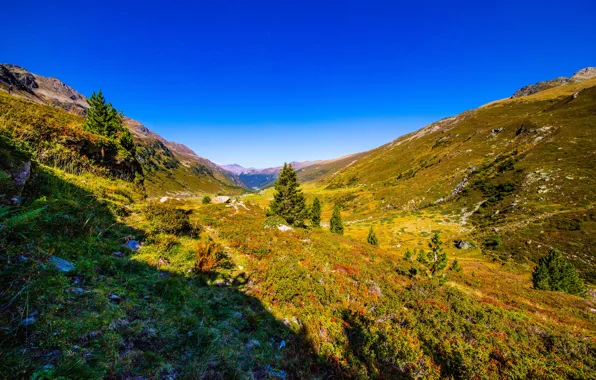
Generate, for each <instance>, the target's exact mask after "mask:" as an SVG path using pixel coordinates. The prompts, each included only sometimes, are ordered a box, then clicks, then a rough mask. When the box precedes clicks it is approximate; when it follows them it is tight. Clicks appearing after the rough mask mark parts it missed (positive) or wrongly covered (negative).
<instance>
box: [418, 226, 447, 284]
mask: <svg viewBox="0 0 596 380" xmlns="http://www.w3.org/2000/svg"><path fill="white" fill-rule="evenodd" d="M428 246H429V248H430V251H429V252H426V255H425V254H424V251H422V250H421V251H420V252H419V253H418V259H417V261H418V262H419V263H420V264H423V265H424V266H426V268H427V270H428V275H429V276H430V277H434V276H435V275H437V274H438V273H440V272H442V271H443V270H444V269H445V268H446V267H447V264H448V259H447V253H446V252H445V251H444V250H443V241H442V240H441V236H440V235H439V233H438V232H435V234H434V235H433V237H432V238H431V240H430V243H428Z"/></svg>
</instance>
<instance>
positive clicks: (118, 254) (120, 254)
mask: <svg viewBox="0 0 596 380" xmlns="http://www.w3.org/2000/svg"><path fill="white" fill-rule="evenodd" d="M113 255H114V256H116V257H122V252H120V251H116V252H114V253H113Z"/></svg>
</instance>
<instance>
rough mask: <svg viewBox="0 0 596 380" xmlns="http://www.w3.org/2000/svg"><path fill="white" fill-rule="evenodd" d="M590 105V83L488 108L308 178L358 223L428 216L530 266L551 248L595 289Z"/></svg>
mask: <svg viewBox="0 0 596 380" xmlns="http://www.w3.org/2000/svg"><path fill="white" fill-rule="evenodd" d="M595 104H596V80H593V79H592V80H588V81H585V82H581V83H574V84H571V85H566V86H560V87H555V88H552V89H548V90H545V91H541V92H539V93H537V94H534V95H531V96H525V97H521V98H516V99H507V100H502V101H498V102H494V103H491V104H488V105H486V106H484V107H481V108H479V109H476V110H472V111H467V112H464V113H462V114H460V115H458V116H455V117H451V118H447V119H444V120H441V121H439V122H436V123H433V124H431V125H429V126H427V127H425V128H423V129H421V130H420V131H417V132H414V133H411V134H409V135H406V136H403V137H400V138H398V139H397V140H394V141H392V142H391V143H389V144H386V145H384V146H382V147H379V148H377V149H375V150H372V151H370V152H366V153H365V154H364V155H361V156H360V157H359V158H358V159H357V160H356V161H355V162H353V161H350V162H349V164H348V163H345V162H344V164H345V165H344V167H343V168H341V169H334V170H333V171H329V172H328V173H327V174H326V175H324V176H323V177H322V178H318V179H315V180H316V181H317V182H318V184H319V186H320V185H322V186H324V187H325V188H326V189H328V190H336V192H335V193H336V194H341V195H334V196H330V197H329V198H328V199H329V200H330V201H332V202H336V201H337V199H339V198H340V197H342V196H343V197H345V199H344V200H343V201H344V203H345V207H346V208H347V210H350V212H351V213H354V214H356V215H358V217H359V218H365V217H368V216H371V215H383V216H384V217H390V216H391V215H394V214H399V213H403V212H412V211H415V210H422V209H434V210H436V212H440V213H443V214H446V215H448V216H450V217H451V218H452V219H453V220H457V221H458V222H460V223H461V224H462V225H463V224H465V227H463V228H465V229H471V232H470V233H471V235H472V237H473V238H474V239H476V240H477V242H478V243H479V244H481V245H482V247H483V251H484V252H485V253H486V254H490V255H494V256H495V257H497V258H499V259H500V260H507V259H509V258H513V259H515V260H517V261H522V262H523V261H525V260H533V261H535V260H536V259H537V258H539V257H541V256H543V255H545V254H546V252H547V251H548V250H549V249H550V248H551V247H556V248H559V249H561V250H562V251H563V252H565V255H566V256H567V257H568V258H569V259H571V260H572V261H573V262H574V264H575V265H576V266H578V267H580V268H581V269H582V271H583V272H584V274H585V276H586V277H587V278H588V279H589V280H590V281H592V282H596V262H595V261H594V258H593V252H594V251H596V245H595V244H596V243H595V240H594V239H593V238H592V236H593V234H594V232H595V231H596V230H595V228H596V224H595V222H596V214H595V212H594V211H593V206H594V202H595V201H596V192H595V190H594V189H595V188H596V182H595V181H596V180H595V179H594V176H593V175H592V174H593V171H594V161H595V159H596V153H595V152H596V129H595V128H594V126H596V112H595V108H594V107H595ZM305 178H306V179H309V178H308V177H305ZM466 222H467V223H466ZM497 242H498V244H496V243H497Z"/></svg>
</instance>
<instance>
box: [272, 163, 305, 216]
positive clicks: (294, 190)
mask: <svg viewBox="0 0 596 380" xmlns="http://www.w3.org/2000/svg"><path fill="white" fill-rule="evenodd" d="M269 215H279V216H281V217H282V218H284V219H285V220H286V222H287V223H288V224H290V225H292V226H303V225H304V219H306V218H307V217H308V211H307V209H306V203H305V201H304V194H302V190H300V184H299V183H298V178H297V177H296V171H295V170H294V168H292V165H288V164H284V167H283V169H282V170H281V172H280V173H279V177H278V178H277V182H276V183H275V194H274V195H273V201H271V205H270V206H269Z"/></svg>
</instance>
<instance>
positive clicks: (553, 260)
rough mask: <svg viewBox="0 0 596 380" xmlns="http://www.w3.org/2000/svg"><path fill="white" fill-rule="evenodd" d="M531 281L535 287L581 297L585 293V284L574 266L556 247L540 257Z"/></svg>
mask: <svg viewBox="0 0 596 380" xmlns="http://www.w3.org/2000/svg"><path fill="white" fill-rule="evenodd" d="M532 283H533V284H534V288H535V289H542V290H554V291H559V292H565V293H569V294H575V295H578V296H581V297H585V295H586V286H585V284H584V282H583V280H582V279H581V278H580V277H579V275H578V273H577V271H576V270H575V267H574V266H573V264H571V263H570V262H569V261H567V260H565V258H564V257H563V255H562V254H561V252H560V251H559V250H557V249H552V250H551V251H550V252H549V254H548V255H547V256H545V257H543V258H541V259H540V261H539V262H538V266H537V267H536V268H535V269H534V273H532Z"/></svg>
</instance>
